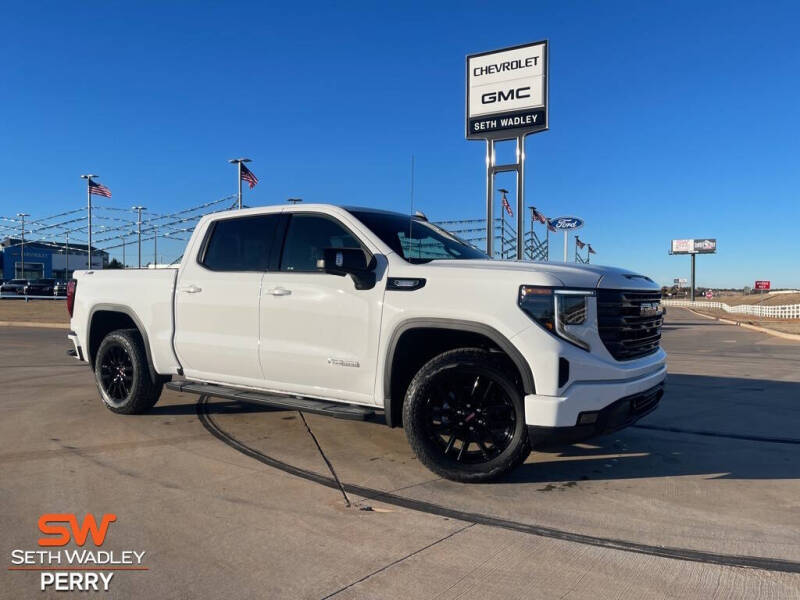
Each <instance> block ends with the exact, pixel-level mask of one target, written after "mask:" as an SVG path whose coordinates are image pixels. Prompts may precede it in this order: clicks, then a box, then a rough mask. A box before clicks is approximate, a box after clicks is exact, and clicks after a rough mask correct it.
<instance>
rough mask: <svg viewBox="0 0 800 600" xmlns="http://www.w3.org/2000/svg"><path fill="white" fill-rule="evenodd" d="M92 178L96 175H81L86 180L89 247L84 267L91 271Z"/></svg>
mask: <svg viewBox="0 0 800 600" xmlns="http://www.w3.org/2000/svg"><path fill="white" fill-rule="evenodd" d="M92 177H97V175H95V174H92V173H87V174H86V175H81V179H85V180H86V214H87V217H88V226H89V235H88V238H89V247H88V250H87V256H88V259H89V262H88V266H87V267H86V268H87V269H89V270H90V271H91V269H92Z"/></svg>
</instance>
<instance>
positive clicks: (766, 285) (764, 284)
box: [753, 280, 771, 290]
mask: <svg viewBox="0 0 800 600" xmlns="http://www.w3.org/2000/svg"><path fill="white" fill-rule="evenodd" d="M770 286H771V283H770V282H769V281H766V280H761V281H756V284H755V285H754V286H753V287H754V288H755V289H757V290H768V289H770Z"/></svg>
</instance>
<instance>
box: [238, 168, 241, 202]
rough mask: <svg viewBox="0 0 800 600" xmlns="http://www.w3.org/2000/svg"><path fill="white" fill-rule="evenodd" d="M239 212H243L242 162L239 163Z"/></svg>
mask: <svg viewBox="0 0 800 600" xmlns="http://www.w3.org/2000/svg"><path fill="white" fill-rule="evenodd" d="M238 164H239V210H242V161H239V163H238Z"/></svg>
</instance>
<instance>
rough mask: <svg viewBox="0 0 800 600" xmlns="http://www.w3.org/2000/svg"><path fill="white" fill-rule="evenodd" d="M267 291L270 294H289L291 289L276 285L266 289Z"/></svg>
mask: <svg viewBox="0 0 800 600" xmlns="http://www.w3.org/2000/svg"><path fill="white" fill-rule="evenodd" d="M267 293H268V294H270V295H272V296H289V295H290V294H291V293H292V290H287V289H286V288H282V287H276V288H272V289H271V290H267Z"/></svg>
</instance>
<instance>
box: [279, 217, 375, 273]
mask: <svg viewBox="0 0 800 600" xmlns="http://www.w3.org/2000/svg"><path fill="white" fill-rule="evenodd" d="M325 248H358V249H363V248H362V246H361V244H360V243H359V241H358V240H357V239H356V238H355V237H354V236H353V235H352V234H351V233H350V232H349V231H347V229H345V228H344V227H343V226H342V225H340V224H339V223H337V222H336V221H334V220H333V219H330V218H328V217H323V216H321V215H313V214H304V213H296V214H293V215H292V218H291V220H290V221H289V229H288V230H287V232H286V241H285V242H284V245H283V256H282V257H281V271H290V272H299V273H312V272H318V271H319V269H318V268H317V261H318V260H319V259H321V258H323V251H324V250H325Z"/></svg>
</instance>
